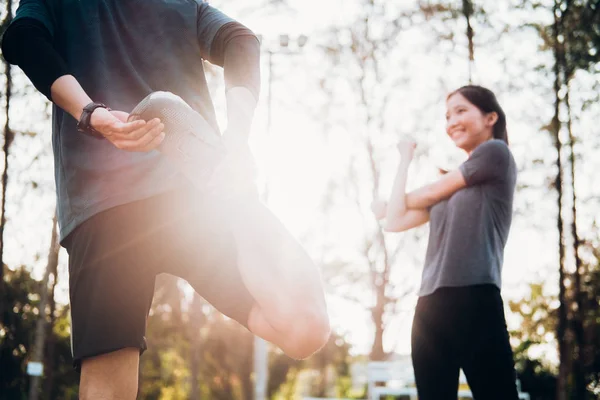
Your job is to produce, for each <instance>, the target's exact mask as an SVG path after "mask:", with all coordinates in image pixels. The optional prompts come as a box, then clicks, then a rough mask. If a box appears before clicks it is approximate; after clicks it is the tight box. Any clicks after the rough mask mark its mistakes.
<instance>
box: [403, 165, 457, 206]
mask: <svg viewBox="0 0 600 400" xmlns="http://www.w3.org/2000/svg"><path fill="white" fill-rule="evenodd" d="M466 186H467V182H466V181H465V178H464V177H463V174H462V173H461V172H460V170H455V171H451V172H448V173H447V174H445V175H444V176H442V177H441V178H440V179H439V180H437V181H436V182H434V183H431V184H429V185H426V186H423V187H421V188H419V189H417V190H414V191H412V192H410V193H408V194H407V195H406V198H405V206H406V208H408V209H427V208H428V207H431V206H433V205H435V204H437V203H439V202H440V201H442V200H444V199H447V198H449V197H450V196H452V195H453V194H454V193H456V192H458V191H459V190H460V189H462V188H464V187H466Z"/></svg>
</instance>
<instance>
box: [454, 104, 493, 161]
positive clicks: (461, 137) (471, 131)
mask: <svg viewBox="0 0 600 400" xmlns="http://www.w3.org/2000/svg"><path fill="white" fill-rule="evenodd" d="M497 119H498V116H497V114H496V113H495V112H492V113H489V114H484V113H483V112H482V111H481V110H480V109H479V108H477V107H476V106H475V105H474V104H472V103H471V102H469V101H468V100H467V99H466V98H465V97H464V96H463V95H461V94H460V93H455V94H453V95H452V96H450V97H449V98H448V100H447V101H446V133H447V134H448V136H449V137H450V139H452V141H453V142H454V144H455V145H456V146H457V147H458V148H460V149H462V150H464V151H466V152H467V153H469V154H470V153H471V152H472V151H473V150H475V148H476V147H477V146H479V145H480V144H481V143H483V142H485V141H487V140H489V139H491V138H492V137H493V131H492V130H493V127H494V123H495V122H496V120H497Z"/></svg>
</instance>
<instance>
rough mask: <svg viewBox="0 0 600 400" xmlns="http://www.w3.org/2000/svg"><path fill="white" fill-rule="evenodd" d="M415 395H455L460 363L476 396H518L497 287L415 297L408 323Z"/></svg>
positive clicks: (426, 399) (501, 399) (427, 399)
mask: <svg viewBox="0 0 600 400" xmlns="http://www.w3.org/2000/svg"><path fill="white" fill-rule="evenodd" d="M412 360H413V366H414V370H415V378H416V384H417V390H418V392H419V400H451V399H452V400H456V398H457V391H458V377H459V369H460V368H462V369H463V371H464V373H465V376H466V377H467V382H468V383H469V387H470V388H471V391H472V392H473V397H474V399H475V400H517V399H518V394H517V387H516V374H515V369H514V361H513V355H512V350H511V348H510V343H509V338H508V331H507V328H506V320H505V319H504V307H503V305H502V297H501V296H500V290H498V288H497V287H496V286H494V285H477V286H466V287H455V288H449V287H448V288H441V289H438V290H436V291H435V293H433V294H431V295H428V296H423V297H420V298H419V301H418V303H417V308H416V311H415V317H414V321H413V327H412Z"/></svg>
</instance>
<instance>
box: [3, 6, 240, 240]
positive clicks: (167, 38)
mask: <svg viewBox="0 0 600 400" xmlns="http://www.w3.org/2000/svg"><path fill="white" fill-rule="evenodd" d="M24 17H28V18H35V19H37V20H38V21H41V22H42V23H43V24H44V25H45V26H46V27H47V28H48V31H49V32H50V34H51V36H52V39H53V42H54V47H55V48H56V50H57V51H58V53H59V54H60V55H61V56H62V57H63V59H64V60H65V62H66V64H67V66H68V68H69V69H70V71H71V72H72V74H73V75H74V76H75V78H77V80H78V81H79V82H80V83H81V86H82V87H83V89H84V90H85V91H86V92H87V93H88V95H89V96H90V97H91V98H92V100H94V101H98V102H102V103H105V104H107V105H108V106H109V107H111V108H112V109H115V110H121V111H126V112H129V111H131V110H132V109H133V108H134V107H135V105H136V104H137V103H138V102H139V101H141V100H142V99H143V98H144V97H146V96H147V95H148V94H149V93H151V92H153V91H159V90H164V91H170V92H173V93H175V94H177V95H179V96H181V97H182V98H183V99H184V100H185V101H187V102H188V103H189V104H190V105H191V106H192V107H193V108H194V109H195V110H196V111H198V112H200V113H201V114H202V115H203V116H204V118H206V120H207V121H208V122H209V123H210V124H211V125H212V126H213V127H214V128H215V129H216V130H218V126H217V122H216V115H215V111H214V108H213V104H212V101H211V98H210V95H209V90H208V86H207V83H206V78H205V75H204V70H203V67H202V60H203V59H206V60H208V61H211V62H213V59H212V58H213V57H214V59H216V60H219V59H222V58H223V55H222V54H220V55H219V54H212V53H211V45H212V42H213V39H214V38H215V36H216V33H217V31H218V30H219V29H220V28H221V27H222V26H223V25H225V24H226V23H229V22H233V20H232V19H231V18H229V17H227V16H225V15H224V14H222V13H221V12H219V11H218V10H216V9H214V8H212V7H210V6H209V5H208V4H206V3H204V2H203V1H202V0H21V2H20V4H19V8H18V10H17V13H16V17H15V20H16V19H19V18H24ZM213 53H214V52H213ZM214 63H217V64H218V62H214ZM76 124H77V121H76V120H75V119H74V118H73V117H71V116H70V115H69V114H67V113H65V112H64V111H63V110H62V109H60V108H58V107H56V106H54V109H53V132H52V135H53V137H52V145H53V149H54V163H55V165H54V167H55V180H56V191H57V196H58V216H59V223H60V237H61V240H62V239H64V238H65V237H66V236H67V235H68V234H69V233H70V232H71V231H72V230H73V229H74V228H75V227H76V226H77V225H79V224H80V223H82V222H83V221H85V220H86V219H88V218H90V217H91V216H93V215H94V214H97V213H99V212H101V211H104V210H106V209H109V208H111V207H114V206H118V205H121V204H125V203H129V202H132V201H136V200H141V199H144V198H148V197H150V196H153V195H156V194H159V193H162V192H165V191H168V190H171V189H174V188H176V187H179V186H182V185H184V184H185V183H184V182H185V180H184V178H183V177H182V176H181V175H180V174H179V173H178V172H177V171H176V170H175V169H174V167H173V166H172V165H170V164H169V163H168V162H167V161H166V160H165V159H164V158H163V157H162V156H161V155H160V154H159V153H158V152H157V151H151V152H148V153H139V152H137V153H136V152H127V151H123V150H119V149H117V148H116V147H114V146H113V145H112V144H111V143H109V142H108V141H107V140H99V139H96V138H94V137H91V136H88V135H85V134H82V133H80V132H78V131H77V129H76Z"/></svg>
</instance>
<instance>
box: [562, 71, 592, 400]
mask: <svg viewBox="0 0 600 400" xmlns="http://www.w3.org/2000/svg"><path fill="white" fill-rule="evenodd" d="M567 75H568V76H566V77H565V81H566V85H567V91H566V93H565V106H566V108H567V112H568V119H567V131H568V132H569V153H570V154H569V164H570V170H571V194H572V204H571V214H572V215H571V218H572V220H571V234H572V236H573V255H574V257H575V272H574V276H573V297H574V300H575V304H574V305H575V307H576V308H575V310H574V311H573V314H574V317H573V323H572V326H573V333H574V338H575V345H576V349H577V351H576V354H575V359H574V363H573V374H574V377H573V378H574V382H573V383H574V385H575V388H574V392H575V398H576V399H585V398H586V393H587V389H586V386H587V385H586V378H585V358H584V355H585V349H586V343H585V335H584V331H583V323H584V320H585V309H584V299H583V292H582V288H581V275H582V273H583V263H582V260H581V256H580V255H579V248H580V246H581V239H580V238H579V234H578V230H577V191H576V188H575V149H574V148H575V137H574V135H573V127H572V119H571V103H570V99H569V92H570V87H569V80H570V74H567Z"/></svg>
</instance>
